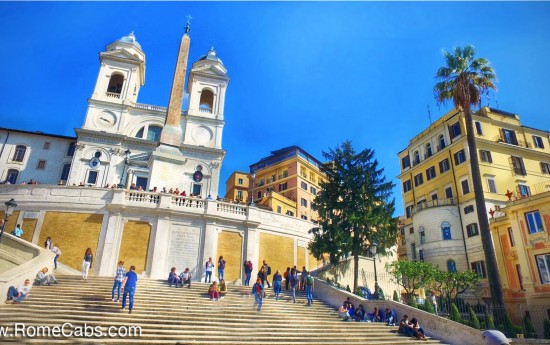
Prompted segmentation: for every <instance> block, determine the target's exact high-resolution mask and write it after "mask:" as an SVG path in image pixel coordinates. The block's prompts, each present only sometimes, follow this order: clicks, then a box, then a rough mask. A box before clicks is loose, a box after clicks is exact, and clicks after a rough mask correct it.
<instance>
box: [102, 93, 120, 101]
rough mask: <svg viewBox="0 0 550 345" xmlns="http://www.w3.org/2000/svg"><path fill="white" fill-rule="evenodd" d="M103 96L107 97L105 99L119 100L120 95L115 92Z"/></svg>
mask: <svg viewBox="0 0 550 345" xmlns="http://www.w3.org/2000/svg"><path fill="white" fill-rule="evenodd" d="M105 95H107V97H111V98H118V99H120V93H117V92H105Z"/></svg>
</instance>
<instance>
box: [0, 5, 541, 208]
mask: <svg viewBox="0 0 550 345" xmlns="http://www.w3.org/2000/svg"><path fill="white" fill-rule="evenodd" d="M187 14H191V16H192V17H193V20H192V26H191V28H192V31H191V52H190V57H189V58H190V62H192V61H195V60H197V59H198V58H199V57H200V56H202V55H204V54H205V53H206V52H207V51H208V49H209V48H210V47H211V46H214V47H215V49H216V51H217V53H218V56H219V57H220V58H221V59H222V60H223V62H224V64H225V66H226V67H227V69H228V73H229V75H230V77H231V80H230V83H229V87H228V91H227V95H226V97H227V98H226V108H225V119H226V125H225V130H224V137H223V147H224V148H225V149H226V150H227V155H226V158H225V161H224V163H223V168H222V177H221V185H222V186H224V185H225V180H226V179H227V177H228V176H229V175H230V174H231V172H232V171H234V170H244V171H247V170H248V166H249V165H250V164H252V163H254V162H256V161H258V160H259V159H260V158H262V157H264V156H267V155H268V154H269V152H270V151H272V150H276V149H279V148H282V147H285V146H289V145H299V146H301V147H302V148H303V149H305V150H306V151H308V152H309V153H310V154H312V155H314V156H316V157H317V158H318V159H320V160H323V158H322V154H321V152H322V151H323V150H327V149H328V148H329V147H335V146H336V145H338V144H340V143H341V142H342V141H343V140H345V139H350V140H352V142H353V144H354V146H355V148H356V149H357V150H361V149H363V148H365V147H370V148H372V149H374V150H375V151H376V157H377V159H378V160H379V162H380V164H381V166H382V167H383V168H384V169H385V173H386V176H387V177H388V178H389V179H392V180H393V181H394V182H395V184H396V188H395V199H396V202H397V213H398V214H401V213H402V212H403V206H402V201H401V189H400V183H399V181H398V180H397V179H396V178H395V177H396V176H397V175H398V174H399V160H398V158H397V156H396V155H397V153H398V152H399V151H401V150H402V149H404V148H405V147H406V146H407V144H408V141H409V139H410V138H412V137H413V136H414V135H415V134H417V133H418V132H420V131H421V130H423V129H425V128H426V127H427V126H428V125H429V119H428V107H429V109H430V112H431V116H432V119H433V120H435V119H437V118H438V117H440V116H441V115H443V114H444V113H445V112H446V111H447V110H448V109H449V107H450V106H447V107H439V106H437V105H436V103H435V101H434V97H433V91H432V90H433V85H434V83H435V80H434V77H433V76H434V74H435V72H436V70H437V69H438V68H439V67H440V66H442V65H443V64H444V60H443V57H442V54H441V50H442V49H446V50H451V49H453V48H454V47H455V46H463V45H466V44H473V45H474V46H475V47H476V48H477V52H478V53H477V56H479V57H485V58H487V59H489V61H490V62H491V65H492V66H493V67H494V69H495V71H496V73H497V76H498V83H497V87H498V91H497V93H496V96H495V98H494V99H492V100H491V103H490V105H491V106H492V107H497V108H500V109H502V110H505V111H509V112H513V113H517V114H519V115H520V118H521V121H522V123H523V124H524V125H526V126H530V127H535V128H540V129H544V130H550V116H548V114H547V112H548V105H547V104H546V103H545V100H547V99H548V97H549V90H550V68H549V67H548V56H550V44H549V42H550V3H549V2H162V3H156V2H89V3H74V2H52V3H49V2H39V3H29V2H22V3H15V2H0V42H1V44H0V56H1V57H0V61H1V63H0V80H1V82H0V95H1V97H0V126H1V127H12V128H19V129H27V130H39V131H43V132H47V133H55V134H63V135H74V128H78V127H80V126H82V124H83V121H84V117H85V114H86V107H87V102H86V100H87V99H88V98H89V97H90V96H91V94H92V91H93V87H94V84H95V81H96V77H97V73H98V70H99V58H98V53H99V52H101V51H103V50H104V49H105V46H106V45H108V44H109V43H111V42H113V41H114V40H117V39H119V38H120V37H122V36H124V35H126V34H128V33H129V32H130V31H134V32H135V35H136V38H137V40H138V42H139V43H140V44H141V46H142V48H143V50H144V52H145V54H146V56H147V71H146V73H147V74H146V79H145V86H144V87H143V88H142V89H141V92H140V94H139V98H138V101H139V102H140V103H146V104H154V105H162V106H165V105H166V104H167V103H168V97H169V94H170V87H171V82H172V75H173V71H174V65H175V61H176V54H177V50H178V45H179V41H180V39H181V36H182V34H183V28H184V26H185V22H186V19H185V16H186V15H187ZM224 189H225V187H222V188H221V191H220V193H223V192H224Z"/></svg>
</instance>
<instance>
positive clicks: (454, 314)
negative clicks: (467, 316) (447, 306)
mask: <svg viewBox="0 0 550 345" xmlns="http://www.w3.org/2000/svg"><path fill="white" fill-rule="evenodd" d="M449 318H450V319H451V320H453V321H456V322H460V323H462V315H460V312H459V311H458V308H457V307H456V304H454V303H451V314H450V315H449Z"/></svg>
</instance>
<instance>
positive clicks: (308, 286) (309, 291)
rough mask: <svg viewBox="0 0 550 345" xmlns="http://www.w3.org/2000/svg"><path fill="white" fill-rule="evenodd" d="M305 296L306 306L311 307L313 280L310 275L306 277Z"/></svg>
mask: <svg viewBox="0 0 550 345" xmlns="http://www.w3.org/2000/svg"><path fill="white" fill-rule="evenodd" d="M305 284H306V296H307V305H311V304H312V303H313V285H314V280H313V277H312V276H311V275H308V276H307V277H306V281H305Z"/></svg>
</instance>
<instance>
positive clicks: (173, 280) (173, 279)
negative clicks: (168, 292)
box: [168, 267, 183, 287]
mask: <svg viewBox="0 0 550 345" xmlns="http://www.w3.org/2000/svg"><path fill="white" fill-rule="evenodd" d="M168 284H170V287H172V284H174V285H176V287H178V285H179V284H181V278H180V277H178V274H177V273H176V268H175V267H172V268H171V269H170V273H169V274H168ZM182 286H183V284H182Z"/></svg>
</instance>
